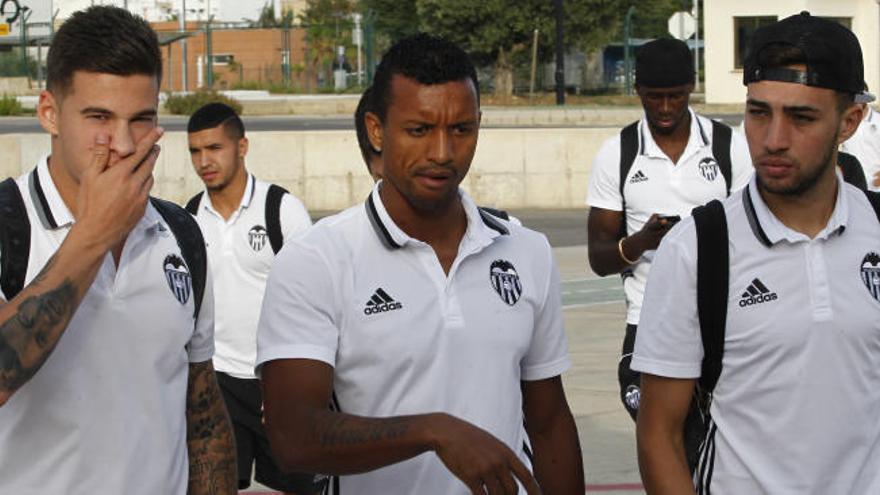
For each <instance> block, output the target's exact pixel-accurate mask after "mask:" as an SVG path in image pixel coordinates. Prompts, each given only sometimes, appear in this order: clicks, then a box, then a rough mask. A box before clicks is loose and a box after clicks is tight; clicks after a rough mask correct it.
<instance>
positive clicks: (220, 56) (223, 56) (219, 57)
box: [211, 53, 235, 65]
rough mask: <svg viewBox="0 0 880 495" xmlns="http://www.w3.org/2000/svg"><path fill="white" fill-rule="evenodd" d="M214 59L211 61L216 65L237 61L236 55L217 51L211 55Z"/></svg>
mask: <svg viewBox="0 0 880 495" xmlns="http://www.w3.org/2000/svg"><path fill="white" fill-rule="evenodd" d="M211 58H212V59H213V60H211V62H212V63H213V64H214V65H229V64H230V63H232V62H235V56H234V55H233V54H231V53H216V54H214V55H212V56H211Z"/></svg>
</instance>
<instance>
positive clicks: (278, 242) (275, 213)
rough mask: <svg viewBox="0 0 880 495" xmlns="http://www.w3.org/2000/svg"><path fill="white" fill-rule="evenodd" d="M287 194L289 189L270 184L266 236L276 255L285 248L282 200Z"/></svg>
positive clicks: (267, 197)
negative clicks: (282, 225) (282, 227)
mask: <svg viewBox="0 0 880 495" xmlns="http://www.w3.org/2000/svg"><path fill="white" fill-rule="evenodd" d="M285 194H288V192H287V189H284V188H283V187H281V186H277V185H275V184H269V192H267V193H266V234H268V236H269V244H271V245H272V251H273V252H275V254H278V251H280V250H281V247H282V246H284V232H283V231H282V230H281V200H282V199H283V198H284V195H285Z"/></svg>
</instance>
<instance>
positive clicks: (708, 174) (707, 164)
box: [699, 156, 719, 182]
mask: <svg viewBox="0 0 880 495" xmlns="http://www.w3.org/2000/svg"><path fill="white" fill-rule="evenodd" d="M699 167H700V174H701V175H702V176H703V178H704V179H706V180H707V181H709V182H712V181H714V180H715V178H716V177H718V172H719V170H718V162H716V161H715V159H714V158H712V157H711V156H707V157H706V158H703V159H702V160H700V165H699Z"/></svg>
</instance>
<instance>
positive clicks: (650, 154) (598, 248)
mask: <svg viewBox="0 0 880 495" xmlns="http://www.w3.org/2000/svg"><path fill="white" fill-rule="evenodd" d="M693 89H694V66H693V56H691V52H690V50H689V49H688V47H687V45H686V44H684V42H682V41H679V40H673V39H658V40H655V41H652V42H650V43H647V44H645V45H644V46H642V47H641V49H640V50H639V52H638V53H637V54H636V90H637V91H638V95H639V99H640V100H641V102H642V107H643V108H644V109H645V116H644V117H642V119H641V120H639V121H638V122H636V123H633V124H631V125H629V126H628V127H626V128H625V129H624V130H623V131H621V133H620V134H619V135H617V136H615V137H613V138H611V139H609V140H608V141H606V142H605V143H604V144H603V145H602V147H601V148H600V149H599V152H598V153H597V154H596V157H595V158H594V160H593V169H592V173H591V176H590V185H589V190H588V193H587V204H589V205H590V213H589V218H588V224H587V231H588V232H587V233H588V235H587V242H588V249H589V260H590V267H591V268H592V269H593V271H594V272H596V273H597V274H598V275H601V276H606V275H611V274H615V273H620V274H621V275H622V276H623V288H624V291H625V292H626V306H627V310H626V335H625V337H624V341H623V352H622V356H621V359H620V364H619V367H618V379H619V381H620V398H621V400H622V402H623V405H624V407H625V408H626V410H627V411H628V412H629V413H630V415H631V416H632V417H633V419H635V416H636V412H637V411H638V407H639V375H638V373H636V372H633V371H632V370H631V369H630V366H629V362H630V359H631V356H632V346H633V342H634V341H635V335H636V330H637V328H638V324H639V316H640V314H641V309H642V297H643V296H644V290H645V281H646V280H647V278H648V272H649V271H650V269H651V258H652V257H653V253H654V250H655V249H657V245H658V244H659V243H660V240H661V239H662V238H663V236H664V235H665V234H666V233H667V232H668V231H669V229H670V228H671V227H672V225H673V224H674V223H675V222H676V221H678V220H679V219H681V218H684V217H686V216H687V215H689V214H690V211H691V209H692V208H693V207H695V206H699V205H701V204H704V203H706V202H708V201H710V200H712V199H717V198H723V197H725V196H727V195H728V194H729V193H730V191H736V190H738V189H740V188H742V187H743V186H745V184H746V183H747V182H748V180H749V176H750V175H751V162H750V160H749V152H748V148H747V147H746V143H745V141H744V140H743V138H742V135H741V134H740V133H738V132H731V129H730V128H729V127H727V126H726V125H724V124H721V123H719V122H714V121H711V120H709V119H707V118H706V117H703V116H700V115H697V114H696V113H695V112H694V111H693V110H692V109H690V107H689V106H688V101H689V98H690V94H691V92H692V91H693ZM716 133H717V134H719V135H716Z"/></svg>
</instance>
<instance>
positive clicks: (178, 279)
mask: <svg viewBox="0 0 880 495" xmlns="http://www.w3.org/2000/svg"><path fill="white" fill-rule="evenodd" d="M163 267H164V268H165V280H167V281H168V288H169V289H171V293H172V294H174V297H175V298H176V299H177V300H178V301H179V302H180V304H186V302H187V301H188V300H189V295H190V293H191V292H192V277H190V274H189V270H188V269H187V267H186V263H184V262H183V260H182V259H181V258H180V256H177V255H176V254H169V255H168V256H166V257H165V263H163Z"/></svg>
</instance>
